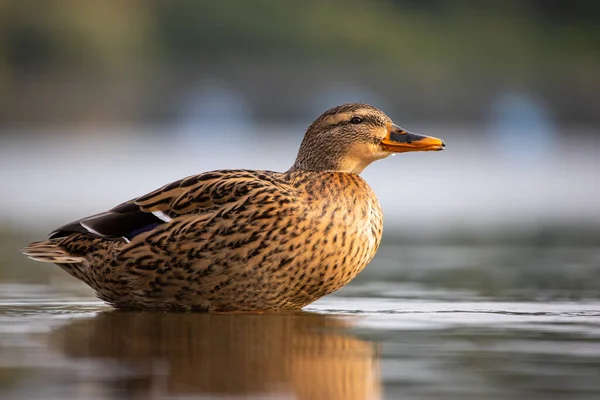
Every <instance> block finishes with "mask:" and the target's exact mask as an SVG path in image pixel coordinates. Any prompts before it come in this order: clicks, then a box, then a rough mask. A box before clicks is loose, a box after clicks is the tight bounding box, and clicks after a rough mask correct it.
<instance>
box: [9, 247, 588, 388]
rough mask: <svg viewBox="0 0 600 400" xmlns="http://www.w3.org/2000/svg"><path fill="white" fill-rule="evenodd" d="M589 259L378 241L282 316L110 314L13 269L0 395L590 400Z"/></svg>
mask: <svg viewBox="0 0 600 400" xmlns="http://www.w3.org/2000/svg"><path fill="white" fill-rule="evenodd" d="M599 257H600V250H599V249H597V248H595V247H568V246H567V247H557V246H550V247H548V246H545V247H544V246H542V247H539V246H537V247H536V246H532V247H523V246H517V247H515V246H508V247H507V246H466V245H465V246H404V247H402V246H400V247H399V246H392V245H390V244H388V245H386V246H384V248H383V249H382V250H381V251H380V253H379V254H378V256H377V258H376V259H375V261H374V263H373V264H372V265H371V266H369V268H368V269H367V270H366V271H365V273H364V274H361V276H360V277H359V278H358V279H357V280H356V281H354V282H353V283H352V284H351V285H349V286H348V287H346V288H344V289H343V290H342V291H340V292H338V293H337V294H335V295H332V296H329V297H326V298H324V299H322V300H320V301H318V302H316V303H314V304H312V305H311V306H309V307H307V308H306V309H305V310H304V311H302V312H297V313H282V314H235V313H234V314H167V313H148V312H145V313H143V312H119V311H114V310H112V309H111V308H109V307H108V306H106V305H104V304H103V303H102V302H100V301H97V300H95V299H94V298H93V297H92V296H91V295H90V293H89V291H87V290H86V289H85V288H84V287H83V285H81V284H79V283H78V282H75V281H73V280H70V278H68V277H66V276H64V275H65V274H63V273H62V272H61V271H59V270H58V268H56V269H52V267H50V266H43V268H45V270H44V271H46V269H47V270H48V271H49V272H48V275H47V276H43V275H42V276H43V278H40V277H39V274H36V273H33V271H36V269H35V268H42V267H40V266H39V265H38V264H33V263H32V264H29V263H27V262H23V264H22V265H20V267H19V268H20V269H19V271H20V272H13V274H12V275H9V276H8V277H7V278H5V279H4V283H2V284H0V398H2V399H7V400H9V399H120V398H139V399H192V398H194V399H195V398H198V399H232V398H233V399H262V398H268V399H334V400H335V399H379V398H387V399H399V398H402V399H482V398H484V399H523V398H528V399H597V398H600V301H599V300H598V298H599V297H600V296H598V285H599V283H598V280H597V279H596V277H597V276H598V272H599V269H600V267H599V265H600V263H598V260H599ZM29 268H33V269H31V270H30V269H29ZM48 268H50V269H48ZM4 271H6V268H5V270H4ZM24 271H25V272H24ZM19 274H21V275H19ZM25 275H27V276H30V275H31V276H37V278H35V279H28V278H24V276H25ZM15 277H16V278H15ZM36 281H38V282H37V283H36Z"/></svg>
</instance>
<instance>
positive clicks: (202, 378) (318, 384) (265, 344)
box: [53, 311, 380, 400]
mask: <svg viewBox="0 0 600 400" xmlns="http://www.w3.org/2000/svg"><path fill="white" fill-rule="evenodd" d="M348 327H349V324H348V323H347V321H346V320H342V319H340V318H339V317H335V316H328V315H319V314H313V313H307V312H293V313H280V314H165V313H134V312H122V311H111V312H106V313H102V314H100V315H98V316H96V317H95V318H92V319H86V320H78V321H76V322H74V323H72V324H70V325H68V326H66V327H64V328H62V329H60V330H58V331H57V332H55V335H54V337H53V345H54V346H57V347H58V348H59V349H60V351H61V352H63V353H65V354H66V356H67V357H68V358H75V359H86V361H90V359H91V360H96V361H98V362H103V363H105V364H103V365H115V364H113V362H115V363H116V365H117V366H118V367H117V368H110V369H111V372H109V373H110V374H111V375H110V377H109V378H108V379H106V380H103V381H102V384H101V385H102V386H103V387H102V389H103V390H107V391H109V392H111V393H113V394H115V393H114V392H115V391H117V392H118V393H119V395H125V396H126V397H128V398H129V397H134V398H165V397H166V398H169V397H171V396H173V397H180V396H190V395H204V396H207V395H213V396H217V397H219V398H221V397H229V396H235V397H236V398H239V397H242V398H243V397H245V396H247V397H251V398H261V397H262V396H268V397H269V398H297V399H330V400H336V399H340V400H341V399H343V400H351V399H376V398H379V397H380V388H379V385H380V378H379V366H378V357H377V351H376V346H375V345H374V344H373V343H371V342H367V341H364V340H361V339H358V338H356V337H354V336H352V335H350V334H348V333H346V332H344V329H347V328H348ZM102 375H103V376H106V375H105V372H104V373H103V374H102ZM86 379H87V378H86ZM209 397H210V396H209Z"/></svg>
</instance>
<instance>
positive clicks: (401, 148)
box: [381, 124, 446, 153]
mask: <svg viewBox="0 0 600 400" xmlns="http://www.w3.org/2000/svg"><path fill="white" fill-rule="evenodd" d="M445 146H446V144H445V143H444V141H443V140H441V139H438V138H434V137H431V136H425V135H419V134H417V133H412V132H409V131H407V130H406V129H402V128H400V127H399V126H398V125H395V124H388V134H387V136H386V137H385V138H384V139H383V140H382V141H381V147H382V148H383V149H384V150H386V151H393V152H394V153H403V152H406V151H439V150H444V147H445Z"/></svg>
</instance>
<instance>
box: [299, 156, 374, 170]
mask: <svg viewBox="0 0 600 400" xmlns="http://www.w3.org/2000/svg"><path fill="white" fill-rule="evenodd" d="M370 163H371V162H370V161H369V162H367V161H366V160H364V159H360V158H358V157H356V158H355V157H350V156H346V157H342V156H337V157H332V156H331V155H330V154H329V155H327V154H326V155H323V156H322V157H318V156H315V155H313V154H309V155H308V156H307V155H305V154H302V153H300V154H298V157H297V158H296V161H295V162H294V165H292V167H291V168H290V169H289V172H293V171H309V172H347V173H354V174H360V173H361V172H362V171H363V170H364V169H365V168H366V166H367V165H369V164H370Z"/></svg>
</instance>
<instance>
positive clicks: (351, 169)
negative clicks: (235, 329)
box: [22, 103, 445, 312]
mask: <svg viewBox="0 0 600 400" xmlns="http://www.w3.org/2000/svg"><path fill="white" fill-rule="evenodd" d="M444 148H445V143H444V141H443V140H441V139H438V138H435V137H431V136H426V135H421V134H416V133H412V132H409V131H407V130H406V129H403V128H401V127H399V126H398V125H396V124H394V123H393V122H392V120H391V119H390V118H389V117H388V116H387V115H386V114H385V113H384V112H382V111H381V110H379V109H378V108H376V107H373V106H371V105H367V104H361V103H349V104H343V105H340V106H337V107H334V108H331V109H329V110H327V111H325V112H324V113H323V114H322V115H321V116H319V117H318V118H317V119H316V120H315V121H314V122H313V123H312V124H311V125H310V126H309V127H308V129H307V130H306V133H305V135H304V138H303V140H302V142H301V144H300V149H299V151H298V154H297V157H296V159H295V161H294V163H293V164H292V166H291V167H290V168H289V169H288V170H287V171H285V172H274V171H266V170H247V169H227V170H215V171H209V172H204V173H200V174H197V175H192V176H189V177H186V178H183V179H180V180H178V181H175V182H172V183H169V184H167V185H165V186H163V187H161V188H159V189H157V190H155V191H153V192H150V193H148V194H145V195H142V196H140V197H137V198H135V199H132V200H129V201H126V202H124V203H122V204H120V205H117V206H116V207H114V208H112V209H110V210H109V211H106V212H102V213H99V214H95V215H92V216H88V217H85V218H82V219H79V220H76V221H73V222H71V223H68V224H66V225H64V226H61V227H59V228H57V229H55V230H54V231H53V232H52V233H51V234H50V235H49V238H48V239H47V240H44V241H39V242H33V243H30V244H29V245H27V246H26V247H25V248H24V249H23V251H22V252H23V254H25V255H26V256H28V257H29V258H30V259H32V260H36V261H40V262H47V263H54V264H56V265H57V266H59V267H60V268H62V269H63V270H64V271H66V272H67V273H69V274H70V275H72V276H74V277H75V278H77V279H79V280H81V281H83V282H84V283H85V284H87V285H88V286H90V287H91V288H92V289H93V290H94V291H95V293H96V295H97V297H98V298H100V299H101V300H103V301H104V302H106V303H108V304H109V305H111V306H113V307H115V308H117V309H126V310H150V311H174V312H176V311H198V312H202V311H206V312H270V311H274V312H277V311H286V310H299V309H302V308H303V307H305V306H307V305H308V304H310V303H312V302H314V301H315V300H317V299H319V298H321V297H323V296H325V295H328V294H331V293H333V292H335V291H336V290H338V289H340V288H342V287H343V286H344V285H346V284H347V283H348V282H350V281H351V280H352V279H353V278H355V277H356V276H357V275H358V274H359V273H360V272H361V271H362V270H363V269H364V268H365V267H366V266H367V264H369V262H370V261H371V259H372V258H373V256H374V255H375V253H376V252H377V249H378V248H379V244H380V242H381V238H382V233H383V214H382V210H381V206H380V204H379V200H378V199H377V197H376V195H375V193H374V192H373V190H372V189H371V188H370V187H369V185H368V184H367V183H366V181H365V180H364V179H363V178H361V176H360V173H361V172H362V171H363V170H364V169H365V168H366V167H367V166H368V165H369V164H371V163H372V162H374V161H376V160H380V159H383V158H386V157H388V156H390V155H392V154H395V153H403V152H413V151H439V150H443V149H444Z"/></svg>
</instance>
